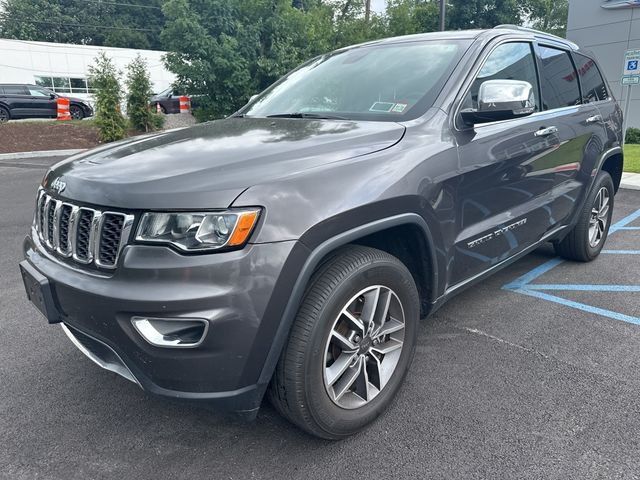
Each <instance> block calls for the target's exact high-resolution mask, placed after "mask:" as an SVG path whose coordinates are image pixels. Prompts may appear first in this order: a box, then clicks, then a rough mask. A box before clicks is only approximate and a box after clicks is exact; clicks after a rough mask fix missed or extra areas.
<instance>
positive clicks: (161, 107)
mask: <svg viewBox="0 0 640 480" xmlns="http://www.w3.org/2000/svg"><path fill="white" fill-rule="evenodd" d="M160 113H162V114H163V115H166V114H167V109H166V108H164V107H163V106H162V105H160Z"/></svg>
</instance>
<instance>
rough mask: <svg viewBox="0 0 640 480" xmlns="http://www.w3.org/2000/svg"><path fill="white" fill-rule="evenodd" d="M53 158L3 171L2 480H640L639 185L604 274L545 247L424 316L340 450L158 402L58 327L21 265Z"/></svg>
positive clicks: (268, 414)
mask: <svg viewBox="0 0 640 480" xmlns="http://www.w3.org/2000/svg"><path fill="white" fill-rule="evenodd" d="M50 163H52V160H51V159H37V160H19V161H15V162H11V161H5V162H2V164H0V180H1V181H2V187H1V188H0V205H1V206H2V210H1V212H0V244H1V245H2V250H1V257H0V268H1V269H2V270H1V271H2V275H1V276H0V291H1V292H2V301H1V302H0V308H1V310H0V312H1V313H0V325H1V326H2V333H1V334H0V478H7V479H35V478H43V479H65V480H66V479H101V478H118V479H124V478H137V479H147V478H153V479H159V478H162V479H174V478H175V479H178V478H180V479H182V478H197V479H201V478H212V479H243V480H244V479H250V478H287V479H297V478H301V479H302V478H304V479H316V478H317V479H348V478H376V479H383V478H420V479H423V478H438V479H443V478H451V479H473V478H478V479H488V478H491V479H501V478H505V479H524V478H527V479H528V478H531V479H534V478H536V479H537V478H540V479H563V480H566V479H590V478H607V479H610V478H638V477H639V476H640V442H639V440H638V438H639V436H638V432H639V431H640V401H639V397H640V394H639V393H638V392H640V325H639V324H640V191H621V192H620V193H619V194H618V196H617V197H616V207H615V212H614V223H615V231H614V232H613V233H612V235H611V237H610V238H609V240H608V242H607V244H606V246H605V249H606V252H605V253H603V254H602V255H601V256H600V257H599V258H598V259H597V260H596V261H594V262H593V263H590V264H576V263H571V262H560V261H558V260H557V259H554V255H553V250H552V249H551V248H550V247H549V248H547V247H545V248H541V249H540V250H538V251H536V252H535V253H533V254H531V255H529V256H527V257H526V258H524V259H522V260H520V261H519V262H517V263H515V264H514V265H512V266H511V267H509V268H507V269H505V270H503V271H501V272H500V273H498V274H497V275H494V276H493V277H491V278H490V279H488V280H486V281H484V282H482V283H480V284H478V285H476V286H474V287H471V288H470V289H469V290H467V291H466V292H464V293H462V294H461V295H459V296H458V297H456V298H455V299H453V300H452V301H451V302H449V303H448V304H447V305H445V306H444V307H443V308H442V309H441V310H440V311H438V312H437V313H436V314H435V315H433V316H432V317H431V318H428V319H426V320H424V321H423V322H422V324H421V329H420V333H419V338H418V347H417V351H416V358H415V361H414V363H413V366H412V368H411V371H410V372H409V374H408V376H407V379H406V383H405V386H404V388H403V389H402V390H401V392H400V394H399V398H398V399H397V401H396V402H395V404H394V405H393V407H392V408H391V410H390V411H389V412H388V413H387V414H386V415H385V416H384V417H382V418H381V419H379V421H378V422H376V423H375V424H374V425H373V426H372V427H371V428H369V429H368V430H366V431H365V432H363V433H361V434H359V435H357V436H355V437H353V438H350V439H347V440H344V441H342V442H337V443H332V442H325V441H321V440H317V439H314V438H311V437H309V436H307V435H306V434H304V433H302V432H300V431H299V430H297V429H296V428H294V427H293V426H291V425H290V424H288V423H287V422H286V421H285V420H283V419H282V418H280V417H279V416H278V415H277V413H275V411H274V410H273V409H272V408H271V407H270V406H269V405H268V404H267V405H265V406H264V407H263V408H262V410H261V411H260V414H259V416H258V419H257V420H256V421H255V422H254V423H250V424H245V423H241V422H238V421H235V420H233V419H230V418H227V417H223V416H221V415H220V414H217V413H214V412H210V411H207V410H203V409H198V408H194V407H191V406H188V405H185V404H181V403H173V402H169V401H167V400H164V399H160V398H154V397H151V396H149V395H147V394H145V393H144V392H142V391H141V390H140V389H139V388H138V387H137V386H135V385H134V384H132V383H129V382H127V381H126V380H124V379H122V378H120V377H118V376H116V375H115V374H113V373H110V372H106V371H103V370H101V369H100V368H98V367H97V366H96V365H94V364H93V363H91V362H90V361H89V360H88V359H87V358H85V357H84V356H83V355H82V354H81V353H80V352H79V351H77V350H76V348H75V347H74V346H73V345H72V344H71V343H70V342H69V341H68V339H67V338H66V337H65V335H64V333H63V332H62V330H61V329H60V328H59V327H58V326H50V325H47V324H46V322H45V320H44V319H43V318H42V317H41V316H40V315H39V314H38V313H37V311H36V310H35V308H34V307H32V306H31V305H29V303H28V302H27V300H26V297H25V295H24V292H23V287H22V283H21V279H20V275H19V272H18V267H17V263H18V261H19V260H20V259H21V244H22V239H23V237H24V235H25V233H26V232H27V229H28V225H29V224H30V222H31V220H32V213H33V207H34V198H35V197H34V194H35V190H36V187H37V185H38V183H39V181H40V179H41V178H42V175H43V174H44V172H45V169H46V166H47V165H48V164H50Z"/></svg>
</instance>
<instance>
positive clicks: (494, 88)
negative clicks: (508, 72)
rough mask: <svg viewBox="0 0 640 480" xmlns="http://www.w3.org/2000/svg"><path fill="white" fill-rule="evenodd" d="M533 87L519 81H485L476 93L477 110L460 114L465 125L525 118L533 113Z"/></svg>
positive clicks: (467, 110)
mask: <svg viewBox="0 0 640 480" xmlns="http://www.w3.org/2000/svg"><path fill="white" fill-rule="evenodd" d="M535 110H536V109H535V99H534V93H533V86H532V85H531V84H530V83H529V82H524V81H521V80H487V81H486V82H483V83H482V84H481V85H480V90H479V91H478V108H477V109H472V108H470V109H466V110H462V111H461V112H460V115H461V116H462V120H463V121H464V123H466V124H467V125H470V126H472V125H475V124H477V123H488V122H495V121H498V120H510V119H512V118H520V117H526V116H527V115H531V114H532V113H533V112H535Z"/></svg>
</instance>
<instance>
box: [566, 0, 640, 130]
mask: <svg viewBox="0 0 640 480" xmlns="http://www.w3.org/2000/svg"><path fill="white" fill-rule="evenodd" d="M567 38H568V39H569V40H572V41H574V42H576V43H577V44H578V45H580V48H582V49H584V50H588V51H591V52H593V53H594V54H595V56H596V59H597V60H598V62H599V64H600V66H601V67H602V70H603V73H604V75H605V76H606V77H607V80H608V81H609V85H610V86H611V89H612V91H613V95H614V96H615V97H616V99H617V100H618V101H619V102H620V105H622V106H624V105H625V101H626V98H627V95H628V92H629V87H628V86H623V85H622V84H621V82H620V79H621V77H622V71H623V64H624V53H625V51H626V50H629V49H640V0H606V1H605V0H570V2H569V20H568V23H567ZM628 126H633V127H640V85H634V86H633V87H631V104H630V108H629V113H628Z"/></svg>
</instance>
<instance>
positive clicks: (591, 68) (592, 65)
mask: <svg viewBox="0 0 640 480" xmlns="http://www.w3.org/2000/svg"><path fill="white" fill-rule="evenodd" d="M573 58H574V59H575V61H576V67H577V69H578V75H580V83H581V84H582V95H583V97H584V99H583V102H585V103H588V102H597V101H598V100H608V99H609V93H608V92H607V85H606V84H605V83H604V79H603V78H602V74H601V73H600V70H598V66H597V65H596V62H594V61H593V60H592V59H590V58H589V57H585V56H584V55H580V54H579V53H574V54H573Z"/></svg>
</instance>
